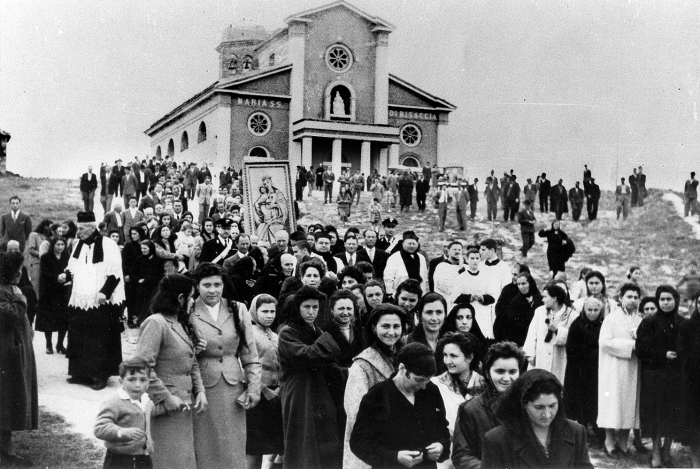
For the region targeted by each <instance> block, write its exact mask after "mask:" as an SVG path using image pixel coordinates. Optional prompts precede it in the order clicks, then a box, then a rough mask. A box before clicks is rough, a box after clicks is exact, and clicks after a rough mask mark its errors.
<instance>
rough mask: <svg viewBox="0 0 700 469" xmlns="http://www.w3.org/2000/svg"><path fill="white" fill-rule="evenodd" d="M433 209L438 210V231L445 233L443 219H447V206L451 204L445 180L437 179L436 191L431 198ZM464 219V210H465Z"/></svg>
mask: <svg viewBox="0 0 700 469" xmlns="http://www.w3.org/2000/svg"><path fill="white" fill-rule="evenodd" d="M433 201H434V202H435V207H437V209H438V219H439V220H440V222H439V224H440V231H445V219H446V218H447V206H448V205H449V204H451V203H452V196H451V195H450V194H449V192H447V181H446V180H445V178H440V179H438V191H437V192H436V193H435V195H434V196H433ZM465 217H466V209H465Z"/></svg>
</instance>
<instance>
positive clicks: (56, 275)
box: [36, 237, 71, 354]
mask: <svg viewBox="0 0 700 469" xmlns="http://www.w3.org/2000/svg"><path fill="white" fill-rule="evenodd" d="M68 259H70V251H68V249H66V239H65V238H61V237H57V238H53V239H52V240H51V243H50V245H49V252H47V253H46V254H44V255H43V256H41V277H40V278H41V282H40V283H39V285H40V289H39V308H38V311H37V313H38V314H37V318H36V330H37V331H42V332H43V333H44V336H45V337H46V353H48V354H52V353H53V344H52V335H53V333H54V331H55V332H58V340H57V342H56V352H58V353H66V348H65V347H64V346H63V340H64V339H65V337H66V331H68V300H70V289H71V287H70V284H71V282H70V281H69V282H66V276H65V273H64V271H65V270H66V267H68ZM62 274H63V275H62ZM61 275H62V276H61Z"/></svg>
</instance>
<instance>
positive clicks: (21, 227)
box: [0, 195, 32, 252]
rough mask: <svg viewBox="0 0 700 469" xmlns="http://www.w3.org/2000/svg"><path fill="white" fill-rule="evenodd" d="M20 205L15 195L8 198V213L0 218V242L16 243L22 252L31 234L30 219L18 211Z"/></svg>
mask: <svg viewBox="0 0 700 469" xmlns="http://www.w3.org/2000/svg"><path fill="white" fill-rule="evenodd" d="M21 203H22V201H21V200H20V198H19V197H17V196H16V195H13V196H12V197H10V213H7V214H5V215H3V216H2V218H0V241H17V242H18V243H19V250H20V251H21V252H24V245H25V244H26V243H27V238H29V233H31V232H32V219H31V218H29V215H26V214H24V213H22V212H21V211H20V208H19V206H20V204H21Z"/></svg>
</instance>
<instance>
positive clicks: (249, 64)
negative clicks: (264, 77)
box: [243, 55, 253, 70]
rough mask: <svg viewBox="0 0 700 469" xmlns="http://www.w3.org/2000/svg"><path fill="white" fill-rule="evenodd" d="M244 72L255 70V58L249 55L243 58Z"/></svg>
mask: <svg viewBox="0 0 700 469" xmlns="http://www.w3.org/2000/svg"><path fill="white" fill-rule="evenodd" d="M243 70H253V57H251V56H249V55H246V56H245V57H243Z"/></svg>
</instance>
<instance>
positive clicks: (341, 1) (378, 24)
mask: <svg viewBox="0 0 700 469" xmlns="http://www.w3.org/2000/svg"><path fill="white" fill-rule="evenodd" d="M333 8H345V9H346V10H349V11H350V12H352V13H354V14H356V15H357V16H360V17H362V18H364V19H365V20H366V21H368V22H369V23H371V24H373V25H374V26H375V28H379V29H383V30H386V31H393V30H394V25H393V24H391V23H389V22H388V21H386V20H384V19H382V18H380V17H378V16H374V15H370V14H369V13H367V12H366V11H363V10H360V9H359V8H357V7H356V6H355V5H352V4H351V3H348V2H346V1H345V0H338V1H336V2H333V3H329V4H327V5H323V6H320V7H318V8H312V9H310V10H305V11H302V12H300V13H297V14H295V15H292V16H289V17H287V18H286V19H285V22H286V23H290V22H292V21H310V20H311V19H313V17H315V16H316V15H318V14H319V13H322V12H324V11H328V10H331V9H333Z"/></svg>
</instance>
